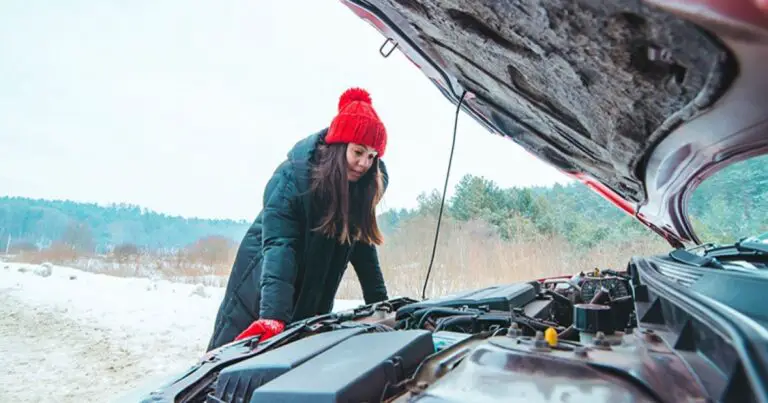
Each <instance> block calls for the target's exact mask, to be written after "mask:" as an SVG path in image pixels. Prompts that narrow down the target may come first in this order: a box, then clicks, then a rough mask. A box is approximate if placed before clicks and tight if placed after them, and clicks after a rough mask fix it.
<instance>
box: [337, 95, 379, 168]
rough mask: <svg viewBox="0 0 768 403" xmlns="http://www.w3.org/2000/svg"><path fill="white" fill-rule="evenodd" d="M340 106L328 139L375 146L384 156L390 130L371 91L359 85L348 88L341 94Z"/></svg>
mask: <svg viewBox="0 0 768 403" xmlns="http://www.w3.org/2000/svg"><path fill="white" fill-rule="evenodd" d="M338 107H339V112H338V114H337V115H336V116H335V117H334V118H333V121H332V122H331V125H330V127H329V128H328V133H327V134H326V135H325V142H326V143H327V144H334V143H357V144H362V145H365V146H368V147H371V148H373V149H375V150H376V152H377V153H378V156H379V158H381V157H382V156H383V155H384V151H385V150H386V147H387V131H386V129H385V128H384V124H383V123H382V122H381V120H380V119H379V116H378V114H376V110H374V109H373V105H372V103H371V95H370V94H369V93H368V91H366V90H364V89H362V88H357V87H354V88H349V89H347V90H346V91H344V93H342V94H341V96H340V97H339V105H338Z"/></svg>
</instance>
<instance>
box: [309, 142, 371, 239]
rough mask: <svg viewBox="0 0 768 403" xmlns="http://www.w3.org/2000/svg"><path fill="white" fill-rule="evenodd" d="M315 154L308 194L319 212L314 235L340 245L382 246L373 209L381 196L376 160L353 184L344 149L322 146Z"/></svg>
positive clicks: (331, 145) (336, 145)
mask: <svg viewBox="0 0 768 403" xmlns="http://www.w3.org/2000/svg"><path fill="white" fill-rule="evenodd" d="M317 147H318V148H317V150H316V151H315V156H314V162H313V166H312V183H311V185H310V191H311V192H312V199H313V202H314V208H315V209H316V210H318V211H319V212H320V214H321V215H320V216H319V221H318V225H317V227H315V228H314V231H318V232H320V233H322V234H323V235H325V236H327V237H329V238H336V239H338V241H339V242H340V243H342V244H345V243H349V244H351V243H352V242H355V241H361V242H365V243H367V244H375V245H381V244H382V243H383V242H384V237H383V236H382V235H381V232H380V231H379V226H378V223H377V222H376V205H377V204H378V203H379V201H380V200H381V197H382V194H383V189H384V185H383V181H382V175H381V171H380V170H379V159H378V157H377V158H376V159H375V160H374V161H373V164H372V165H371V168H370V169H369V170H368V172H366V173H365V175H363V176H362V177H361V178H360V179H358V181H357V182H356V183H352V182H349V181H348V179H347V145H346V144H330V145H329V144H325V143H323V142H321V143H320V144H318V146H317Z"/></svg>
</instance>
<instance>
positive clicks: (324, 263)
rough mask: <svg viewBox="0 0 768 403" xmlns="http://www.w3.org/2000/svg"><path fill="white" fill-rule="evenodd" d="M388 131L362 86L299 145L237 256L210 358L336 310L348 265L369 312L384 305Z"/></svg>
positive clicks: (279, 172)
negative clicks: (381, 254) (382, 203)
mask: <svg viewBox="0 0 768 403" xmlns="http://www.w3.org/2000/svg"><path fill="white" fill-rule="evenodd" d="M386 145H387V133H386V130H385V128H384V125H383V124H382V122H381V121H380V120H379V117H378V115H377V114H376V111H375V110H374V109H373V106H372V104H371V98H370V96H369V94H368V93H367V92H366V91H365V90H363V89H359V88H351V89H348V90H347V91H345V92H344V93H343V94H342V95H341V97H340V99H339V105H338V114H337V115H336V117H334V119H333V120H332V122H331V124H330V126H329V127H328V128H327V129H324V130H322V131H320V132H319V133H316V134H314V135H311V136H309V137H307V138H305V139H303V140H301V141H299V142H298V143H296V145H295V146H294V147H293V149H291V151H290V152H289V153H288V158H287V159H286V160H285V161H284V162H283V163H282V164H280V166H278V167H277V169H276V170H275V172H274V173H273V175H272V177H271V178H270V180H269V182H268V183H267V186H266V189H265V191H264V206H263V209H262V211H261V212H260V213H259V215H258V216H257V217H256V220H255V221H254V222H253V224H252V225H251V227H250V229H249V230H248V231H247V233H246V234H245V237H244V238H243V240H242V242H241V244H240V248H239V250H238V252H237V256H236V258H235V262H234V265H233V268H232V273H231V274H230V277H229V282H228V284H227V289H226V292H225V295H224V299H223V301H222V303H221V306H220V307H219V312H218V314H217V316H216V323H215V328H214V331H213V336H212V337H211V340H210V343H209V345H208V350H212V349H214V348H218V347H220V346H221V345H223V344H226V343H229V342H232V341H233V340H240V339H242V338H246V337H251V336H256V335H260V336H261V338H260V339H261V340H266V339H268V338H270V337H272V336H274V335H275V334H277V333H280V332H281V331H282V330H283V329H284V328H285V326H286V325H287V324H289V323H291V322H293V321H297V320H301V319H304V318H307V317H311V316H314V315H318V314H324V313H328V312H330V311H331V309H332V307H333V301H334V299H335V295H336V291H337V290H338V287H339V283H340V282H341V277H342V275H343V274H344V270H345V269H346V267H347V264H348V263H352V265H353V267H354V269H355V272H356V273H357V277H358V279H359V281H360V284H361V286H362V289H363V298H364V299H365V302H366V303H367V304H369V303H373V302H377V301H382V300H385V299H387V289H386V286H385V285H384V278H383V276H382V274H381V268H380V267H379V260H378V255H377V251H376V245H380V244H381V242H382V235H381V233H380V232H379V228H378V226H377V223H376V211H375V210H376V205H377V204H378V202H379V200H380V199H381V197H382V196H383V194H384V190H385V189H386V186H387V183H388V179H389V178H388V175H387V171H386V167H385V165H384V162H383V161H381V157H382V156H383V155H384V151H385V149H386Z"/></svg>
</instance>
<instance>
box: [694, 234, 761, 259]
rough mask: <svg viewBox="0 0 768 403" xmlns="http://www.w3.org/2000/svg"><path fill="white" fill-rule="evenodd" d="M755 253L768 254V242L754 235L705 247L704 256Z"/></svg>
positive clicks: (749, 254)
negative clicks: (730, 242) (725, 243)
mask: <svg viewBox="0 0 768 403" xmlns="http://www.w3.org/2000/svg"><path fill="white" fill-rule="evenodd" d="M689 252H690V250H689ZM755 255H768V244H766V243H764V242H761V241H759V240H757V239H756V238H752V237H749V238H742V239H741V240H739V241H736V242H734V243H732V244H727V245H718V246H710V247H705V249H704V256H707V257H712V258H714V257H734V256H755Z"/></svg>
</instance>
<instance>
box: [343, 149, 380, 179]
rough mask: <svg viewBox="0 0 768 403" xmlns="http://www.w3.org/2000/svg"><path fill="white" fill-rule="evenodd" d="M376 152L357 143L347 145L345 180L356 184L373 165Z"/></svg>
mask: <svg viewBox="0 0 768 403" xmlns="http://www.w3.org/2000/svg"><path fill="white" fill-rule="evenodd" d="M376 155H377V153H376V150H374V149H373V148H370V147H367V146H364V145H362V144H357V143H349V145H348V146H347V178H348V179H349V181H350V182H357V181H358V180H359V179H360V178H362V177H363V175H365V173H366V172H368V170H369V169H370V168H371V165H373V160H374V159H375V158H376Z"/></svg>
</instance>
